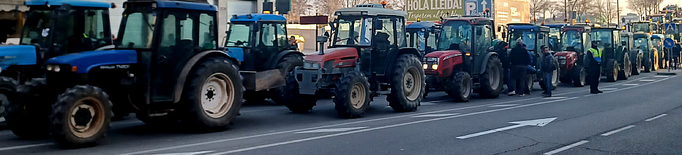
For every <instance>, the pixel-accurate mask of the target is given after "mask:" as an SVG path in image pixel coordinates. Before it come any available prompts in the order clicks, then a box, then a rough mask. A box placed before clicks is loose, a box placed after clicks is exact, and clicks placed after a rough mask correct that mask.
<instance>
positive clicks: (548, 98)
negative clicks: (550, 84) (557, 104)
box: [542, 97, 566, 100]
mask: <svg viewBox="0 0 682 155" xmlns="http://www.w3.org/2000/svg"><path fill="white" fill-rule="evenodd" d="M563 98H566V97H545V98H542V99H546V100H556V99H563Z"/></svg>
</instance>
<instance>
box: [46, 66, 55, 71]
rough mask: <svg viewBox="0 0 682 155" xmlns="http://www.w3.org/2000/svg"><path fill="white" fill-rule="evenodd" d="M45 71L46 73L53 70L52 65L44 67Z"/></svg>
mask: <svg viewBox="0 0 682 155" xmlns="http://www.w3.org/2000/svg"><path fill="white" fill-rule="evenodd" d="M45 69H47V71H52V70H53V69H54V68H53V66H52V65H47V66H45Z"/></svg>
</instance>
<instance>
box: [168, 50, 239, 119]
mask: <svg viewBox="0 0 682 155" xmlns="http://www.w3.org/2000/svg"><path fill="white" fill-rule="evenodd" d="M187 79H189V80H188V81H187V83H186V84H185V89H184V90H183V98H182V102H181V103H184V104H185V106H186V108H184V110H185V111H184V112H185V114H184V116H183V122H185V123H189V124H191V125H194V126H195V127H198V129H199V130H213V129H222V128H224V127H227V126H228V125H229V124H230V122H232V120H233V119H234V118H235V117H236V116H237V114H238V113H239V108H240V107H241V105H242V97H243V94H244V90H245V88H244V86H243V85H242V78H241V75H239V70H238V68H236V66H234V65H233V64H232V62H230V61H229V60H227V59H225V58H221V57H211V58H207V59H205V60H203V61H201V62H200V63H199V64H197V65H196V67H194V68H193V69H192V72H190V74H189V75H188V76H187ZM221 86H222V87H221ZM221 95H224V96H221ZM214 101H215V102H214ZM204 102H205V103H204ZM204 105H207V106H208V105H215V106H213V107H205V106H204ZM207 108H211V109H207Z"/></svg>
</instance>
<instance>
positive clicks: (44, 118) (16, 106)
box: [5, 79, 53, 138]
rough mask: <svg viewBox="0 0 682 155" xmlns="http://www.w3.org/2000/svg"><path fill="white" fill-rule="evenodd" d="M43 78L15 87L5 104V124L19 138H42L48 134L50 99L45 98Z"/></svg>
mask: <svg viewBox="0 0 682 155" xmlns="http://www.w3.org/2000/svg"><path fill="white" fill-rule="evenodd" d="M45 85H46V83H45V79H33V80H30V81H28V82H26V84H24V85H19V86H17V88H16V93H14V94H13V95H10V96H9V97H10V98H9V101H10V103H9V104H6V105H5V106H6V108H5V109H6V110H7V117H6V120H7V126H8V127H9V129H10V130H12V133H14V135H17V136H19V137H21V138H44V137H47V136H49V135H50V119H49V117H50V113H51V110H52V107H50V105H51V104H52V103H51V102H53V101H51V100H47V97H46V96H41V95H43V93H42V91H45Z"/></svg>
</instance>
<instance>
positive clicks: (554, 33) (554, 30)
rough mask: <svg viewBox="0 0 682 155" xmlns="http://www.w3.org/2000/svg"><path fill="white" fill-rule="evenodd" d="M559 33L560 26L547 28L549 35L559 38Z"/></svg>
mask: <svg viewBox="0 0 682 155" xmlns="http://www.w3.org/2000/svg"><path fill="white" fill-rule="evenodd" d="M560 34H561V28H550V29H549V37H553V36H556V37H557V38H559V35H560Z"/></svg>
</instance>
